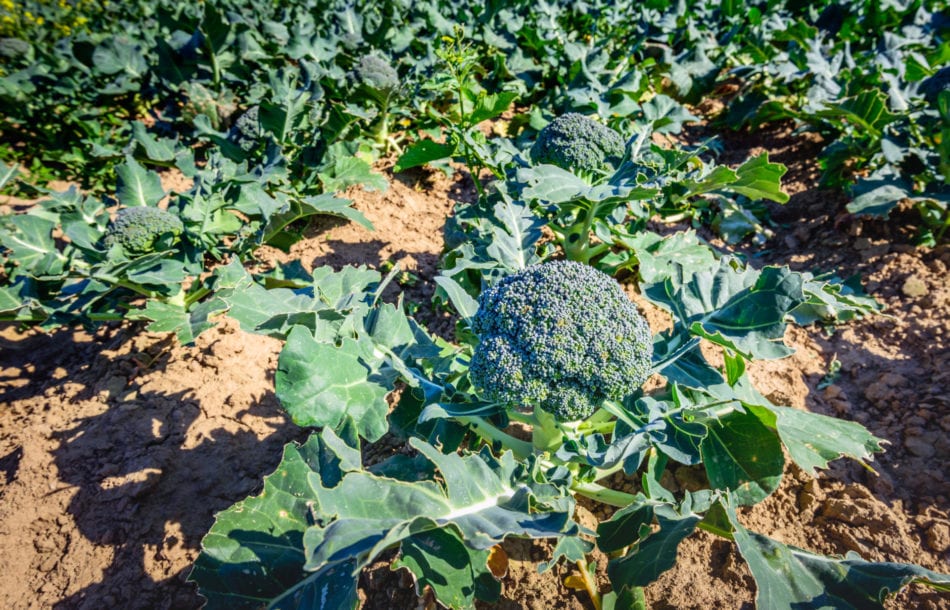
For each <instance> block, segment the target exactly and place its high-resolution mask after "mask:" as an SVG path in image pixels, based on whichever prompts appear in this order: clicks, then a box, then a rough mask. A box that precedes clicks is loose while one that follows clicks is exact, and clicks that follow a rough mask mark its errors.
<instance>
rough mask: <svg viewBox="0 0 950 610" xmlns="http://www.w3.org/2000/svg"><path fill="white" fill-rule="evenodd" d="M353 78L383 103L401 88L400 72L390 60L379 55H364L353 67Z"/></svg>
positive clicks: (359, 85) (358, 84)
mask: <svg viewBox="0 0 950 610" xmlns="http://www.w3.org/2000/svg"><path fill="white" fill-rule="evenodd" d="M351 78H352V80H353V82H354V84H356V86H358V87H362V88H363V89H364V90H365V91H366V92H367V93H369V94H370V95H371V96H372V97H373V98H374V99H376V100H377V101H378V102H380V103H382V102H383V101H385V100H387V99H389V98H390V97H391V96H392V95H393V94H395V93H396V92H397V91H398V90H399V86H400V82H399V73H398V72H396V69H395V68H393V67H392V65H391V64H390V62H389V61H387V60H385V59H383V58H382V57H380V56H378V55H364V56H363V57H361V58H360V61H359V63H358V64H356V67H355V68H353V73H352V74H351Z"/></svg>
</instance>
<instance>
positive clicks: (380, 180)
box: [320, 155, 389, 193]
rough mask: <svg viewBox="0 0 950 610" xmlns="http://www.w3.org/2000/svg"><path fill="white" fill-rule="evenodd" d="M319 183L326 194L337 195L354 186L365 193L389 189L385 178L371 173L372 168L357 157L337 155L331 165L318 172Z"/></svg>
mask: <svg viewBox="0 0 950 610" xmlns="http://www.w3.org/2000/svg"><path fill="white" fill-rule="evenodd" d="M320 181H321V182H323V189H324V190H325V191H326V192H327V193H339V192H341V191H344V190H346V189H347V188H348V187H350V186H353V185H354V184H359V185H361V186H362V187H363V188H364V189H365V190H367V191H385V190H386V189H387V188H389V182H388V181H387V180H386V177H385V176H383V175H381V174H377V173H376V172H374V171H373V167H372V166H371V165H370V164H369V163H367V162H366V161H364V160H362V159H360V158H359V157H354V156H352V155H348V156H342V155H338V156H336V158H335V159H334V160H333V163H332V165H330V166H328V167H326V168H324V169H323V170H322V171H321V172H320Z"/></svg>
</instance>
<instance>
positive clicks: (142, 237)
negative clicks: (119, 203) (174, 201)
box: [104, 206, 185, 254]
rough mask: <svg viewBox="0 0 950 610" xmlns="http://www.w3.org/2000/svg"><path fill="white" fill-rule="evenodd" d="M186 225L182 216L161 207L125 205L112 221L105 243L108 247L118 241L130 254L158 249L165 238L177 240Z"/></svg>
mask: <svg viewBox="0 0 950 610" xmlns="http://www.w3.org/2000/svg"><path fill="white" fill-rule="evenodd" d="M184 229H185V227H184V225H183V224H182V222H181V219H180V218H178V217H177V216H175V215H174V214H172V213H171V212H167V211H165V210H162V209H160V208H152V207H146V206H137V207H132V208H122V209H121V210H119V211H118V213H117V214H116V217H115V220H113V221H112V223H110V224H109V229H108V232H107V233H106V236H105V239H104V244H105V246H106V247H107V248H111V247H112V246H113V245H115V244H118V245H120V246H121V247H122V248H123V249H124V250H125V251H126V252H128V253H129V254H147V253H149V252H153V251H155V250H157V249H158V247H157V246H159V243H160V241H161V240H165V241H166V244H167V245H171V244H173V243H175V242H176V241H177V240H178V236H179V235H181V233H182V231H184Z"/></svg>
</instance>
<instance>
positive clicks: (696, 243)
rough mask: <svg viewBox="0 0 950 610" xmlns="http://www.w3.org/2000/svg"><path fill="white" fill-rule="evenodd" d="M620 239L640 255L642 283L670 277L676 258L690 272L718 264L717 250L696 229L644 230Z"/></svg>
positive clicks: (638, 269) (637, 256) (638, 268)
mask: <svg viewBox="0 0 950 610" xmlns="http://www.w3.org/2000/svg"><path fill="white" fill-rule="evenodd" d="M620 239H621V242H622V244H623V246H624V247H626V248H630V249H632V250H633V252H634V254H635V255H636V259H635V260H636V263H637V271H638V273H639V275H640V281H641V286H643V285H645V284H656V283H658V282H662V281H664V280H665V279H667V278H668V277H670V275H671V274H672V272H673V263H674V262H675V263H677V264H679V265H681V266H682V267H683V268H684V269H685V270H686V272H687V273H689V274H693V273H695V272H697V271H701V270H704V269H710V268H713V267H715V266H716V252H715V250H713V249H712V248H711V247H709V246H708V245H706V244H704V243H701V242H700V240H699V237H698V236H697V235H696V232H695V231H683V232H680V233H673V234H672V235H660V234H659V233H654V232H652V231H641V232H638V233H636V234H634V235H624V236H622V237H621V238H620Z"/></svg>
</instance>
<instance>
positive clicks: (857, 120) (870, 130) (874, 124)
mask: <svg viewBox="0 0 950 610" xmlns="http://www.w3.org/2000/svg"><path fill="white" fill-rule="evenodd" d="M818 116H820V117H825V118H832V119H840V121H839V124H840V123H841V122H842V121H843V122H844V123H846V124H850V125H853V126H854V127H855V128H857V129H858V130H859V131H860V132H861V133H864V134H867V135H869V136H872V137H874V138H879V137H881V132H882V130H883V129H884V127H886V126H887V125H888V124H889V123H891V122H893V121H895V120H896V119H897V117H898V115H896V114H893V113H891V112H890V111H889V110H888V109H887V96H886V95H885V94H884V92H883V91H881V90H879V89H868V90H866V91H862V92H861V93H859V94H857V95H855V96H853V97H849V98H845V99H844V100H842V101H841V102H839V103H836V104H829V105H828V107H827V109H825V110H822V111H820V112H818Z"/></svg>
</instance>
